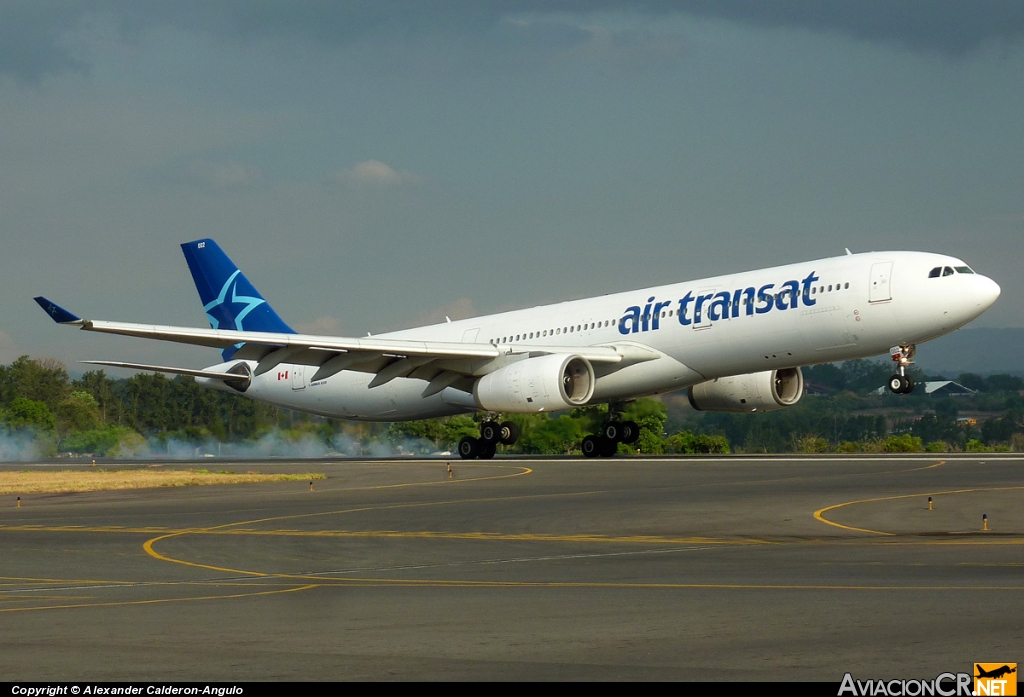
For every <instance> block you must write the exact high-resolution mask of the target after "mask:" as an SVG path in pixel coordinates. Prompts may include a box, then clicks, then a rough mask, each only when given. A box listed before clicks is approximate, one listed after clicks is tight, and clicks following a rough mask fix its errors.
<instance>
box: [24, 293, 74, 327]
mask: <svg viewBox="0 0 1024 697" xmlns="http://www.w3.org/2000/svg"><path fill="white" fill-rule="evenodd" d="M33 299H34V300H35V301H36V302H37V303H39V307H41V308H43V310H44V311H45V312H46V314H48V315H49V316H50V317H52V318H53V321H54V322H56V323H57V324H76V323H79V322H81V321H82V318H81V317H79V316H77V315H73V314H71V313H70V312H68V311H67V310H65V309H64V308H63V307H61V306H60V305H58V304H56V303H52V302H50V301H49V300H47V299H46V298H44V297H43V296H41V295H40V296H39V297H38V298H33Z"/></svg>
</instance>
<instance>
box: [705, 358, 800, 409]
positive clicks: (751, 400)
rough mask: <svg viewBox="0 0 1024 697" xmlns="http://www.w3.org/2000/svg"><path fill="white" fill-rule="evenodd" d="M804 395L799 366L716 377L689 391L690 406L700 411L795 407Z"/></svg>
mask: <svg viewBox="0 0 1024 697" xmlns="http://www.w3.org/2000/svg"><path fill="white" fill-rule="evenodd" d="M803 394H804V374H803V373H802V372H801V371H800V369H799V368H783V369H782V370H766V371H764V372H763V373H750V374H749V375H732V376H729V377H727V378H716V379H714V380H708V381H707V382H702V383H700V384H697V385H694V386H693V387H691V388H690V390H689V396H690V405H691V406H693V408H694V409H697V410H698V411H737V412H750V411H775V410H776V409H782V408H783V407H791V406H793V405H794V404H796V403H797V402H799V401H800V397H802V396H803Z"/></svg>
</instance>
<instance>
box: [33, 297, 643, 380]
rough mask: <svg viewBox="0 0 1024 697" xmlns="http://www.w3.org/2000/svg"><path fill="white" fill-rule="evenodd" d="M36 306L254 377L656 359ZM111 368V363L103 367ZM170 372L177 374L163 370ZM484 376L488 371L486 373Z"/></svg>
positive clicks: (598, 350) (622, 349)
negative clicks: (111, 317) (283, 370)
mask: <svg viewBox="0 0 1024 697" xmlns="http://www.w3.org/2000/svg"><path fill="white" fill-rule="evenodd" d="M35 301H36V302H37V303H38V304H39V306H40V307H42V308H43V309H44V310H45V311H46V313H47V314H48V315H50V317H52V318H53V320H54V321H55V322H57V323H58V324H65V325H69V326H77V327H79V328H81V329H83V330H85V331H91V332H100V333H103V334H119V335H121V336H132V337H137V338H143V339H154V340H157V341H171V342H175V343H179V344H192V345H196V346H208V347H211V348H218V349H221V350H223V349H227V348H231V347H238V350H237V352H236V353H235V354H234V356H233V358H235V359H245V360H253V361H257V362H258V363H257V366H256V369H255V370H254V371H253V372H254V374H255V375H262V374H263V373H266V372H268V371H270V370H273V369H274V368H275V367H276V366H277V365H280V364H281V363H292V364H299V365H309V366H316V367H318V368H319V370H318V371H317V373H316V374H315V375H314V376H313V380H314V381H315V380H321V379H325V378H327V377H329V376H330V375H333V374H334V373H337V372H340V371H341V370H359V371H361V372H371V373H376V374H377V375H378V379H377V380H375V382H378V380H379V382H378V384H382V383H383V382H387V381H388V380H391V379H393V378H395V377H404V376H406V375H409V374H410V373H412V372H414V371H416V370H417V369H418V368H422V367H424V366H425V365H426V364H427V363H435V364H438V365H437V366H436V367H439V368H443V370H445V371H448V372H452V373H456V374H461V375H474V374H478V371H479V370H480V369H481V368H482V367H483V366H484V365H486V364H487V363H489V362H490V361H491V360H493V359H497V358H499V357H501V356H506V355H513V354H528V355H544V354H553V353H572V354H575V355H579V356H581V357H583V358H585V359H587V360H589V361H592V362H595V363H606V364H615V363H620V362H622V361H623V360H626V361H627V362H630V363H632V362H640V361H644V360H653V359H656V358H658V356H659V354H658V353H656V352H654V351H649V350H646V349H642V348H641V347H638V346H635V345H623V346H619V345H614V346H574V347H567V346H536V345H529V346H522V345H501V346H495V345H492V344H481V343H456V342H443V341H409V340H403V339H387V338H379V337H366V338H349V337H337V336H318V335H313V334H292V333H284V332H259V331H237V330H228V329H199V328H194V327H175V326H167V325H156V324H135V323H129V322H110V321H106V320H89V319H82V318H81V317H78V316H77V315H75V314H73V313H71V312H68V311H67V310H65V309H64V308H62V307H60V306H59V305H57V304H56V303H53V302H51V301H49V300H47V299H46V298H43V297H38V298H35ZM105 364H107V365H112V364H113V363H105ZM122 367H139V368H140V369H156V368H155V367H151V366H145V367H143V366H136V365H135V364H123V365H122ZM164 370H165V371H166V372H182V371H175V370H173V369H170V368H164ZM484 372H487V371H486V370H485V371H484Z"/></svg>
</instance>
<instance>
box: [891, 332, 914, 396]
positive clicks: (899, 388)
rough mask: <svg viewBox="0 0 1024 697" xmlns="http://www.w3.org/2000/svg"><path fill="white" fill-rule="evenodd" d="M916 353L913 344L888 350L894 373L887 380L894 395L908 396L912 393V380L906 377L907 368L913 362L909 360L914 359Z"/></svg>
mask: <svg viewBox="0 0 1024 697" xmlns="http://www.w3.org/2000/svg"><path fill="white" fill-rule="evenodd" d="M916 351H917V347H916V346H914V345H913V344H904V345H900V346H893V347H892V348H891V349H889V355H891V356H892V360H893V362H894V363H895V364H896V373H895V374H894V375H893V376H892V377H891V378H889V389H890V390H892V391H893V392H894V393H895V394H910V393H911V392H913V391H914V378H912V377H910V376H909V375H907V367H908V366H909V365H910V364H912V363H913V362H914V361H912V360H910V359H911V358H913V357H914V353H916Z"/></svg>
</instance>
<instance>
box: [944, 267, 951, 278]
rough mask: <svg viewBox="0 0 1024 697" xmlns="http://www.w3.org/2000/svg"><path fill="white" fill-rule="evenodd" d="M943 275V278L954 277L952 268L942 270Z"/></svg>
mask: <svg viewBox="0 0 1024 697" xmlns="http://www.w3.org/2000/svg"><path fill="white" fill-rule="evenodd" d="M942 275H943V276H952V275H953V269H951V268H949V267H948V266H947V267H946V268H944V269H943V270H942Z"/></svg>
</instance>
